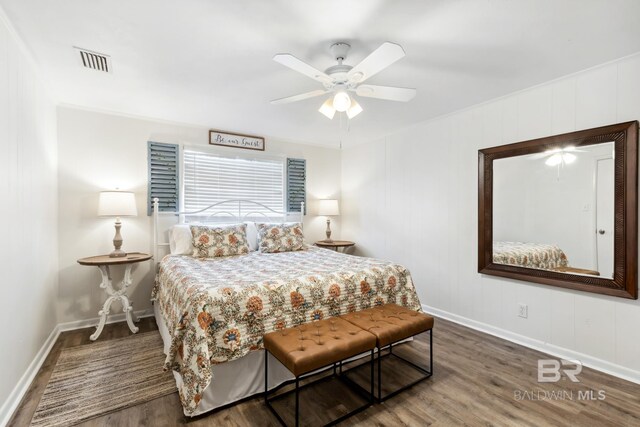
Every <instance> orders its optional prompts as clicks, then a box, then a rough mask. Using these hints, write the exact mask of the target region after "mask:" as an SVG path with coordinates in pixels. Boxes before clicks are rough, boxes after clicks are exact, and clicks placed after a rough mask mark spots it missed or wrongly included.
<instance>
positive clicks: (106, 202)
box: [98, 191, 138, 258]
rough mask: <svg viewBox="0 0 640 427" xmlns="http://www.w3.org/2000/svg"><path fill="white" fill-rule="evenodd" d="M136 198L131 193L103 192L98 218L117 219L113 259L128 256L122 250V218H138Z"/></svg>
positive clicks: (111, 254) (101, 193)
mask: <svg viewBox="0 0 640 427" xmlns="http://www.w3.org/2000/svg"><path fill="white" fill-rule="evenodd" d="M137 215H138V209H137V208H136V197H135V195H134V194H133V193H132V192H130V191H101V192H100V199H99V201H98V216H110V217H113V216H115V217H116V224H115V226H116V235H115V237H114V238H113V246H114V247H115V249H114V251H113V252H111V253H110V254H109V256H110V257H111V258H119V257H125V256H127V253H126V252H125V251H123V250H122V249H120V248H121V247H122V236H121V235H120V227H122V223H121V222H120V217H123V216H137Z"/></svg>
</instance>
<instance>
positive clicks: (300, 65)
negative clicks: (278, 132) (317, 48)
mask: <svg viewBox="0 0 640 427" xmlns="http://www.w3.org/2000/svg"><path fill="white" fill-rule="evenodd" d="M349 48H351V46H350V45H349V44H347V43H342V42H339V43H334V44H332V45H331V54H332V55H333V56H334V57H335V59H336V61H338V64H337V65H333V66H331V67H329V68H327V69H326V70H324V72H323V71H320V70H318V69H316V68H314V67H312V66H311V65H309V64H307V63H305V62H303V61H301V60H300V59H298V58H296V57H295V56H293V55H291V54H289V53H279V54H277V55H276V56H274V57H273V60H274V61H276V62H278V63H280V64H282V65H284V66H286V67H289V68H291V69H292V70H294V71H297V72H299V73H302V74H304V75H305V76H307V77H310V78H312V79H313V80H315V81H317V82H320V83H322V86H323V89H316V90H312V91H311V92H306V93H301V94H299V95H293V96H288V97H286V98H280V99H274V100H273V101H271V103H272V104H275V105H278V104H288V103H290V102H295V101H301V100H303V99H308V98H313V97H316V96H320V95H324V94H327V93H331V94H332V96H331V97H330V98H328V99H327V100H326V101H325V102H324V103H323V104H322V106H321V107H320V109H319V110H318V111H319V112H321V113H322V114H324V115H325V116H326V117H327V118H329V119H333V116H334V115H335V113H336V111H338V112H345V113H346V114H347V117H349V118H350V119H352V118H354V117H355V116H357V115H358V114H360V113H361V112H362V107H361V106H360V104H359V103H358V102H357V101H356V100H355V98H354V95H353V94H356V95H358V96H363V97H367V98H377V99H384V100H388V101H400V102H407V101H410V100H411V99H413V97H414V96H416V90H415V89H411V88H403V87H391V86H376V85H367V84H362V83H363V82H364V81H365V80H367V79H368V78H370V77H372V76H374V75H375V74H377V73H379V72H380V71H382V70H384V69H385V68H387V67H388V66H390V65H391V64H393V63H394V62H396V61H397V60H399V59H401V58H403V57H404V56H405V53H404V49H402V46H400V45H398V44H395V43H391V42H385V43H382V45H381V46H380V47H379V48H377V49H376V50H374V51H373V52H371V53H370V54H369V56H367V57H366V58H365V59H363V60H362V62H360V63H359V64H358V65H356V66H355V67H352V66H351V65H347V64H344V63H343V62H344V60H345V59H347V53H348V52H349Z"/></svg>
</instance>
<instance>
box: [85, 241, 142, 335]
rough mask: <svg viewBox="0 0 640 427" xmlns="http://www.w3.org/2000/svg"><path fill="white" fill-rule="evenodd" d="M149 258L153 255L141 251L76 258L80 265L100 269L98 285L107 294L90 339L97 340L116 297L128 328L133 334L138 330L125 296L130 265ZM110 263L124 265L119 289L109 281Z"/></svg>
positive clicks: (129, 275) (129, 303)
mask: <svg viewBox="0 0 640 427" xmlns="http://www.w3.org/2000/svg"><path fill="white" fill-rule="evenodd" d="M151 258H153V257H152V256H151V255H149V254H145V253H142V252H130V253H128V254H127V256H126V257H119V258H111V257H109V255H98V256H92V257H88V258H81V259H79V260H78V264H80V265H93V266H95V267H98V268H99V269H100V273H101V274H102V283H100V287H101V288H103V289H104V290H105V292H106V293H107V295H108V296H109V297H108V298H107V300H106V301H105V302H104V304H103V305H102V310H100V311H99V312H98V315H99V316H100V323H99V324H98V326H97V327H96V331H95V332H94V334H93V335H91V336H90V337H89V338H91V341H95V340H97V339H98V337H99V336H100V334H101V333H102V328H104V324H105V323H106V321H107V315H108V314H109V309H110V308H111V304H112V303H113V302H114V301H116V300H118V299H120V300H121V301H122V311H123V312H124V313H125V315H126V317H127V324H128V325H129V329H131V332H133V333H134V334H135V333H136V332H138V328H137V327H136V326H135V325H134V324H133V322H137V321H138V319H136V317H135V314H133V307H132V305H131V302H130V301H129V298H128V297H127V288H128V287H129V285H131V267H132V266H133V264H136V263H138V262H142V261H148V260H150V259H151ZM112 265H124V266H125V270H124V279H122V283H121V284H120V289H115V288H114V287H113V283H112V282H111V272H110V271H109V267H111V266H112Z"/></svg>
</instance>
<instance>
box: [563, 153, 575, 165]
mask: <svg viewBox="0 0 640 427" xmlns="http://www.w3.org/2000/svg"><path fill="white" fill-rule="evenodd" d="M576 158H577V157H576V155H575V154H571V153H564V154H563V155H562V160H563V161H564V163H566V164H568V165H570V164H571V163H573V162H575V161H576Z"/></svg>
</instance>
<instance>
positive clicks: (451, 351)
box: [10, 318, 640, 427]
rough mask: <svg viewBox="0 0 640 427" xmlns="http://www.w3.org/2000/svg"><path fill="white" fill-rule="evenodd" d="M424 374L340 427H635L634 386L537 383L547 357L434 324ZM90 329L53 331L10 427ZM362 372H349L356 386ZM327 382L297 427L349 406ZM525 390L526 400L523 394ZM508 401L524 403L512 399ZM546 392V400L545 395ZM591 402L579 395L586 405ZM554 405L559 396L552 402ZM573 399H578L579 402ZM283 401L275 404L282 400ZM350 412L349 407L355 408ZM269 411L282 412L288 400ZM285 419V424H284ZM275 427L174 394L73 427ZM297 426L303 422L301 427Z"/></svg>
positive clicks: (594, 381) (411, 347)
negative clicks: (431, 364) (189, 404)
mask: <svg viewBox="0 0 640 427" xmlns="http://www.w3.org/2000/svg"><path fill="white" fill-rule="evenodd" d="M139 326H140V331H141V332H146V331H151V330H155V329H157V326H156V324H155V320H154V319H153V318H146V319H142V320H141V321H140V324H139ZM434 331H435V332H434V355H435V356H434V359H435V369H434V371H435V372H434V375H433V377H431V378H430V379H429V380H427V381H423V382H422V383H419V384H418V385H416V386H415V387H413V388H411V389H409V390H407V391H405V392H403V393H401V394H400V395H398V396H396V397H394V398H392V399H390V400H388V401H386V402H385V403H383V404H378V405H374V406H372V407H370V408H369V409H367V410H366V411H364V412H362V413H360V414H358V415H356V416H354V417H352V418H350V419H349V420H347V421H346V422H344V423H343V425H378V426H396V425H406V426H424V425H434V426H451V425H469V426H480V425H482V426H486V425H498V426H547V425H552V426H639V425H640V385H638V384H634V383H631V382H628V381H624V380H621V379H619V378H616V377H612V376H610V375H607V374H603V373H601V372H598V371H594V370H592V369H589V368H584V369H583V371H582V373H581V374H580V375H579V376H578V379H579V380H580V382H579V383H574V382H571V381H570V380H568V379H563V380H561V381H559V382H558V383H538V382H537V363H538V362H537V361H538V359H540V358H551V357H549V356H547V355H545V354H543V353H540V352H538V351H534V350H531V349H528V348H526V347H522V346H519V345H517V344H513V343H511V342H509V341H505V340H502V339H500V338H496V337H493V336H491V335H487V334H484V333H481V332H477V331H474V330H472V329H468V328H465V327H463V326H460V325H457V324H455V323H451V322H448V321H445V320H442V319H436V325H435V328H434ZM92 332H93V328H88V329H82V330H77V331H71V332H65V333H62V334H61V335H60V337H59V339H58V341H57V342H56V344H55V345H54V347H53V350H52V351H51V353H50V354H49V356H48V357H47V359H46V361H45V363H44V365H43V366H42V368H41V369H40V372H39V373H38V375H37V376H36V379H35V380H34V382H33V383H32V384H31V387H30V389H29V391H28V393H27V395H26V396H25V398H24V399H23V401H22V402H21V404H20V406H19V408H18V410H17V411H16V413H15V414H14V417H13V419H12V421H11V423H10V425H15V426H27V425H29V422H30V420H31V417H32V415H33V413H34V411H35V409H36V406H37V405H38V401H39V399H40V396H41V395H42V393H43V391H44V388H45V387H46V384H47V381H48V379H49V376H50V375H51V372H52V370H53V367H54V366H55V364H56V360H57V358H58V355H59V354H60V351H61V350H62V349H63V348H66V347H71V346H75V345H84V344H87V343H89V342H90V341H89V335H90V334H91V333H92ZM129 334H130V332H129V330H128V328H127V325H126V324H125V323H118V324H112V325H107V326H106V327H105V329H104V331H103V333H102V335H101V336H100V339H101V340H105V339H113V338H119V337H123V336H127V335H129ZM394 352H398V353H399V354H402V355H403V356H405V357H406V358H408V359H410V360H413V361H417V362H418V363H421V364H424V363H425V361H423V362H420V360H423V359H424V358H425V355H428V335H425V334H423V335H420V336H418V338H417V339H416V340H415V341H413V342H411V343H408V344H403V345H402V346H401V348H398V349H394ZM383 367H385V368H386V369H385V372H387V375H384V380H385V381H384V382H383V384H385V385H393V382H394V381H400V382H401V381H407V380H408V378H409V376H410V375H411V374H412V371H410V370H408V369H407V368H403V367H400V366H397V365H395V364H394V363H393V362H392V359H391V358H386V359H385V363H383ZM361 371H362V375H364V371H366V370H359V369H356V370H354V371H352V374H351V375H352V378H353V379H354V380H357V381H363V380H364V378H359V377H360V375H361ZM336 390H337V388H336V384H335V382H334V381H325V382H322V383H321V384H319V385H317V386H314V387H309V388H307V389H304V391H303V392H301V395H300V397H301V410H302V414H303V415H306V418H302V419H303V420H305V422H306V423H307V424H310V425H314V424H318V423H322V422H325V421H326V420H325V419H324V418H322V417H323V416H325V415H327V416H333V415H335V413H336V411H338V412H339V411H342V410H344V405H348V404H349V403H350V399H351V397H350V395H347V394H341V393H339V392H337V391H336ZM601 390H602V391H603V392H604V396H605V397H604V400H585V399H584V395H583V396H581V395H579V393H580V392H582V393H583V394H584V393H585V392H589V391H593V397H594V398H596V399H597V397H598V393H599V392H600V391H601ZM525 392H526V393H527V394H525ZM518 393H519V395H520V396H522V397H525V399H517V397H518ZM551 393H555V398H554V395H551ZM591 396H592V395H591V394H590V393H589V397H591ZM558 397H560V398H558ZM580 397H583V399H580ZM285 400H286V399H283V401H285ZM355 403H356V404H357V403H358V402H355ZM278 409H279V410H281V411H285V412H286V411H287V410H292V405H291V404H290V403H289V402H282V403H281V404H280V406H278ZM285 419H286V418H285ZM186 424H188V425H189V426H193V427H196V426H223V425H224V426H271V425H273V426H276V425H278V424H277V421H276V419H275V417H273V415H272V414H271V413H270V412H269V411H268V410H267V409H266V407H265V406H264V404H263V401H262V398H261V397H255V398H251V399H248V400H246V401H243V402H241V403H238V404H236V405H234V406H231V407H229V408H226V409H222V410H218V411H215V412H213V413H211V414H208V415H203V416H200V417H197V418H193V419H190V418H186V417H184V416H183V414H182V408H181V406H180V402H179V400H178V396H177V394H173V395H169V396H165V397H162V398H159V399H155V400H153V401H150V402H147V403H144V404H141V405H138V406H134V407H131V408H127V409H125V410H122V411H119V412H115V413H111V414H107V415H105V416H103V417H100V418H96V419H93V420H90V421H87V422H85V423H83V424H80V425H81V426H86V427H88V426H127V427H128V426H154V427H155V426H181V425H186ZM303 424H304V423H303Z"/></svg>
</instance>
